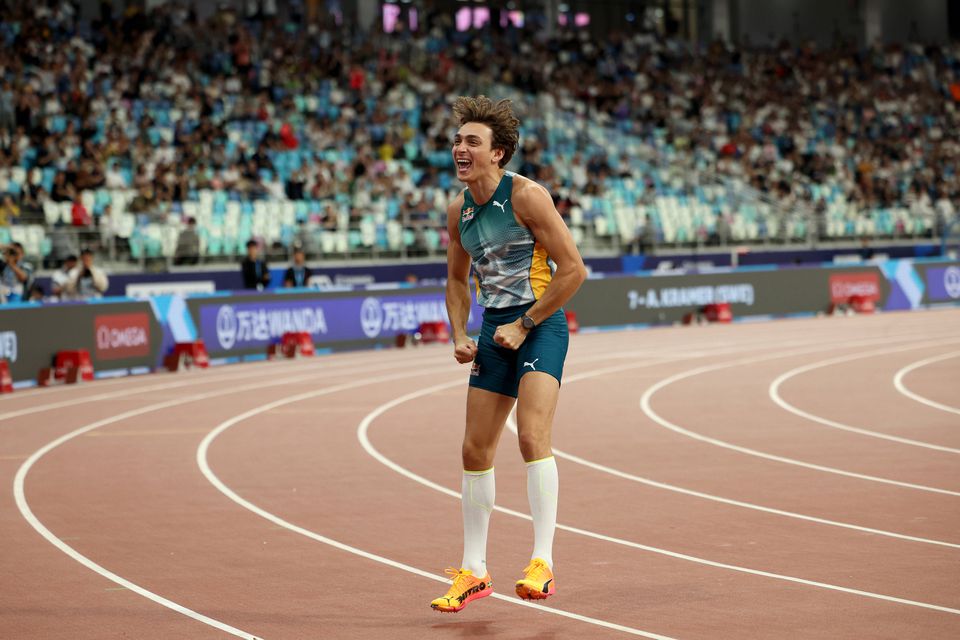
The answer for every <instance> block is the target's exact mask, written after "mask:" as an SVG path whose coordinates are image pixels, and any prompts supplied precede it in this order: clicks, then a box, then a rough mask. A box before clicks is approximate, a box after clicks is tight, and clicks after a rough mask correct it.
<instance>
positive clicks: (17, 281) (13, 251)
mask: <svg viewBox="0 0 960 640" xmlns="http://www.w3.org/2000/svg"><path fill="white" fill-rule="evenodd" d="M23 254H24V251H23V245H22V244H20V243H19V242H14V243H12V244H8V245H4V246H3V263H2V267H0V303H3V302H26V300H27V298H28V292H29V291H30V286H31V285H32V284H33V265H32V264H30V263H29V262H27V261H26V260H24V259H23Z"/></svg>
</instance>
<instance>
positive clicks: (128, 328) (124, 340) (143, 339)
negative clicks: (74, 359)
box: [93, 312, 150, 360]
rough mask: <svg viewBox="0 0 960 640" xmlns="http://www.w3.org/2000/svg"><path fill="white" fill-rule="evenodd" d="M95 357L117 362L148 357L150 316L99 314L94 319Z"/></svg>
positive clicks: (138, 314) (139, 314)
mask: <svg viewBox="0 0 960 640" xmlns="http://www.w3.org/2000/svg"><path fill="white" fill-rule="evenodd" d="M93 326H94V333H95V335H96V338H95V344H96V357H97V358H99V359H101V360H119V359H122V358H131V357H137V356H148V355H150V316H149V315H148V314H147V313H144V312H138V313H112V314H101V315H98V316H97V317H96V318H94V321H93Z"/></svg>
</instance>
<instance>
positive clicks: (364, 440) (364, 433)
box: [357, 381, 960, 615]
mask: <svg viewBox="0 0 960 640" xmlns="http://www.w3.org/2000/svg"><path fill="white" fill-rule="evenodd" d="M456 384H463V381H457V382H453V383H449V384H440V385H434V386H432V387H427V388H424V389H421V390H418V391H414V392H411V393H407V394H405V395H402V396H400V397H397V398H395V399H393V400H391V401H389V402H386V403H384V404H382V405H380V406H379V407H377V408H376V409H374V410H373V411H372V412H371V413H370V414H368V415H367V416H366V417H365V418H364V419H363V421H362V422H361V423H360V426H359V427H358V428H357V439H358V440H359V441H360V445H361V446H362V447H363V448H364V450H365V451H366V452H367V453H369V454H370V455H371V456H372V457H373V458H374V459H375V460H377V461H378V462H380V463H381V464H383V465H384V466H386V467H388V468H390V469H392V470H393V471H396V472H397V473H399V474H400V475H402V476H404V477H405V478H409V479H410V480H413V481H414V482H416V483H418V484H421V485H423V486H425V487H429V488H430V489H433V490H434V491H438V492H440V493H444V494H446V495H448V496H450V497H452V498H456V499H458V500H460V499H461V496H460V493H459V492H457V491H454V490H453V489H449V488H447V487H444V486H442V485H439V484H437V483H435V482H433V481H432V480H428V479H426V478H424V477H423V476H420V475H417V474H416V473H414V472H412V471H410V470H409V469H407V468H405V467H402V466H400V465H399V464H397V463H396V462H394V461H393V460H391V459H390V458H388V457H386V456H385V455H383V454H382V453H380V451H378V450H377V449H376V447H374V446H373V444H372V443H371V442H370V438H369V435H368V434H369V430H370V425H371V424H372V423H373V421H374V420H376V419H377V418H378V417H379V416H381V415H383V414H384V413H386V412H387V411H389V410H390V409H393V408H394V407H396V406H398V405H401V404H403V403H404V402H409V401H410V400H415V399H416V398H420V397H423V396H426V395H429V394H431V393H435V392H437V391H441V390H443V389H447V388H449V387H451V386H454V385H456ZM494 510H496V511H499V512H501V513H506V514H507V515H511V516H514V517H516V518H522V519H524V520H532V518H531V517H530V516H529V515H528V514H526V513H522V512H520V511H514V510H513V509H507V508H505V507H501V506H494ZM557 529H561V530H563V531H569V532H570V533H576V534H578V535H581V536H585V537H588V538H593V539H595V540H601V541H603V542H611V543H614V544H618V545H622V546H625V547H631V548H634V549H640V550H642V551H649V552H651V553H656V554H659V555H663V556H668V557H671V558H676V559H678V560H686V561H688V562H693V563H696V564H701V565H706V566H710V567H716V568H718V569H726V570H728V571H735V572H737V573H747V574H751V575H755V576H761V577H764V578H773V579H775V580H782V581H785V582H792V583H796V584H802V585H806V586H810V587H818V588H820V589H828V590H830V591H840V592H843V593H849V594H852V595H856V596H862V597H866V598H872V599H875V600H884V601H887V602H895V603H897V604H904V605H909V606H912V607H920V608H922V609H931V610H934V611H941V612H944V613H951V614H954V615H960V609H953V608H950V607H944V606H941V605H936V604H930V603H928V602H919V601H916V600H908V599H906V598H898V597H896V596H888V595H885V594H882V593H873V592H870V591H863V590H861V589H853V588H851V587H843V586H840V585H835V584H828V583H826V582H817V581H814V580H807V579H805V578H797V577H794V576H788V575H783V574H779V573H771V572H769V571H761V570H759V569H751V568H749V567H741V566H738V565H733V564H727V563H724V562H716V561H714V560H707V559H706V558H700V557H697V556H692V555H688V554H685V553H678V552H676V551H669V550H667V549H661V548H659V547H652V546H649V545H645V544H640V543H638V542H633V541H630V540H624V539H622V538H614V537H612V536H607V535H604V534H602V533H596V532H593V531H588V530H586V529H580V528H578V527H571V526H569V525H564V524H560V523H557Z"/></svg>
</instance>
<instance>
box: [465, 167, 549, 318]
mask: <svg viewBox="0 0 960 640" xmlns="http://www.w3.org/2000/svg"><path fill="white" fill-rule="evenodd" d="M514 175H516V174H514V173H512V172H509V171H508V172H506V173H504V175H503V178H501V179H500V184H499V185H497V189H496V191H494V192H493V195H492V196H491V197H490V200H488V201H487V202H485V203H484V204H478V203H477V202H476V200H474V199H473V195H472V194H471V193H470V190H469V189H467V190H466V191H464V192H463V206H462V207H461V208H460V222H459V225H458V228H459V229H460V243H461V244H462V245H463V248H464V249H465V250H466V252H467V253H469V254H470V258H471V259H472V262H473V271H474V273H475V274H476V276H477V302H478V303H479V304H480V306H482V307H488V308H494V309H502V308H504V307H512V306H516V305H520V304H525V303H529V302H533V301H535V300H539V299H540V297H541V296H542V295H543V292H544V290H545V289H546V288H547V285H548V284H550V280H551V279H552V278H553V271H554V265H553V263H552V261H551V260H550V258H549V256H548V255H547V252H546V250H545V249H544V248H543V247H542V246H541V245H540V244H539V243H538V242H537V239H536V238H535V237H534V236H533V233H531V232H530V230H529V229H527V228H526V227H524V226H523V225H521V224H518V223H517V220H516V218H514V215H513V205H511V204H510V196H511V195H512V193H513V176H514Z"/></svg>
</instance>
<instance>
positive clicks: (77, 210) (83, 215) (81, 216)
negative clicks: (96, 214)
mask: <svg viewBox="0 0 960 640" xmlns="http://www.w3.org/2000/svg"><path fill="white" fill-rule="evenodd" d="M70 219H71V224H72V225H73V226H74V227H81V228H87V227H89V226H90V225H92V224H93V219H92V218H91V217H90V212H89V211H87V208H86V207H85V206H83V203H82V202H80V201H79V200H75V201H74V203H73V206H72V207H71V208H70Z"/></svg>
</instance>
